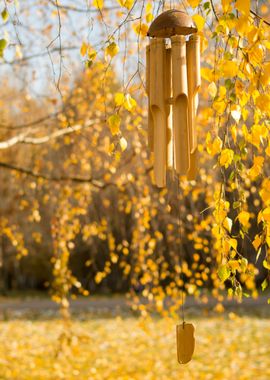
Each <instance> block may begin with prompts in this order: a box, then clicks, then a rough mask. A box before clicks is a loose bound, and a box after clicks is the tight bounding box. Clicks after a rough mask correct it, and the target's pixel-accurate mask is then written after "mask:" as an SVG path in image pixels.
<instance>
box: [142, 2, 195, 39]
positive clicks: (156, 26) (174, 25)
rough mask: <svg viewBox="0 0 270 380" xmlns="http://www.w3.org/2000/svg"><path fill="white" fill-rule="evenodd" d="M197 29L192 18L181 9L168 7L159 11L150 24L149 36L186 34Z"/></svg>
mask: <svg viewBox="0 0 270 380" xmlns="http://www.w3.org/2000/svg"><path fill="white" fill-rule="evenodd" d="M197 31H198V30H197V28H196V26H195V24H194V22H193V20H192V18H191V17H190V16H189V15H188V14H186V13H185V12H183V11H179V10H177V9H170V10H168V11H166V12H163V13H161V14H160V15H159V16H158V17H157V18H156V19H155V20H154V21H153V22H152V24H151V25H150V28H149V30H148V33H147V35H148V36H149V37H161V38H170V37H171V36H174V35H188V34H193V33H196V32H197Z"/></svg>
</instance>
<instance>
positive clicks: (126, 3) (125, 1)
mask: <svg viewBox="0 0 270 380" xmlns="http://www.w3.org/2000/svg"><path fill="white" fill-rule="evenodd" d="M117 1H118V3H119V4H120V5H121V7H125V8H127V9H131V7H132V6H133V4H134V0H117Z"/></svg>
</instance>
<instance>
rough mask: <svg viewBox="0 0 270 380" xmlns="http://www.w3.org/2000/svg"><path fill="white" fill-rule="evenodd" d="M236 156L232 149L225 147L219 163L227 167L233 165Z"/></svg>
mask: <svg viewBox="0 0 270 380" xmlns="http://www.w3.org/2000/svg"><path fill="white" fill-rule="evenodd" d="M233 157H234V152H233V150H231V149H223V150H222V152H221V154H220V157H219V164H220V166H225V168H226V169H227V168H228V167H229V165H231V163H232V161H233Z"/></svg>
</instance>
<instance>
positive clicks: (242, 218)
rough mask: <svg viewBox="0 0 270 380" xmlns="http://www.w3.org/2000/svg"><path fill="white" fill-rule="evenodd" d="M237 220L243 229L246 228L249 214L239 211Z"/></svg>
mask: <svg viewBox="0 0 270 380" xmlns="http://www.w3.org/2000/svg"><path fill="white" fill-rule="evenodd" d="M237 219H238V220H239V222H240V223H241V224H242V226H243V227H246V228H247V227H248V226H249V219H250V214H249V212H247V211H241V212H240V213H239V214H238V216H237Z"/></svg>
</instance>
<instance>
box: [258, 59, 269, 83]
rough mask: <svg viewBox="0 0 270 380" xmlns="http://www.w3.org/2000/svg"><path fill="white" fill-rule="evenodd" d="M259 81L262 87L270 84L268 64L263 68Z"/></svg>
mask: <svg viewBox="0 0 270 380" xmlns="http://www.w3.org/2000/svg"><path fill="white" fill-rule="evenodd" d="M260 81H261V83H262V84H263V85H264V86H267V85H268V84H270V63H267V64H265V65H264V66H263V72H262V75H261V77H260Z"/></svg>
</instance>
